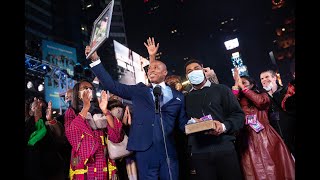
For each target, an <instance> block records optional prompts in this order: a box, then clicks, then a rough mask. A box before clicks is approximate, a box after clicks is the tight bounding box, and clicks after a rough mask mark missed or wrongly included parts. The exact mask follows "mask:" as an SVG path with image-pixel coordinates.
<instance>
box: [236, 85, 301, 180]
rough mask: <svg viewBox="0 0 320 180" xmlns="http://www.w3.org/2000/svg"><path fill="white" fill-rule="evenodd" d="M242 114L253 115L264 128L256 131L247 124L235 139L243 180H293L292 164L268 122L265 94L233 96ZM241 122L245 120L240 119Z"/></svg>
mask: <svg viewBox="0 0 320 180" xmlns="http://www.w3.org/2000/svg"><path fill="white" fill-rule="evenodd" d="M233 92H234V94H235V95H236V96H237V97H238V100H239V102H240V105H241V107H242V109H243V111H244V113H245V115H252V114H256V115H257V119H258V121H259V122H260V123H261V124H262V125H263V126H264V129H263V130H261V131H260V132H258V133H257V132H256V131H254V130H253V129H252V128H251V127H250V126H249V125H245V126H244V129H242V130H241V132H240V134H239V136H238V138H239V139H238V140H239V146H240V157H241V165H242V168H243V175H244V178H245V179H247V180H258V179H261V180H262V179H263V180H278V179H295V163H294V159H293V158H292V156H291V154H290V152H289V150H288V148H287V146H286V145H285V143H284V141H283V140H282V138H281V137H280V136H279V134H278V133H277V132H276V131H275V129H273V128H272V126H271V125H270V124H269V120H268V108H269V105H270V99H269V97H268V95H267V94H266V93H261V94H259V93H257V92H254V91H252V90H247V91H245V92H243V91H242V92H240V94H239V93H237V92H236V91H233ZM244 121H245V120H244Z"/></svg>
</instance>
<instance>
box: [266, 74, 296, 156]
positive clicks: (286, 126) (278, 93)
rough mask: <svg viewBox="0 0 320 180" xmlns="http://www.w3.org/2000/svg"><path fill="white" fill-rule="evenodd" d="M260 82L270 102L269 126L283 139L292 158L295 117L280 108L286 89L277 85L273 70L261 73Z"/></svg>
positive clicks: (293, 152) (293, 153) (293, 114)
mask: <svg viewBox="0 0 320 180" xmlns="http://www.w3.org/2000/svg"><path fill="white" fill-rule="evenodd" d="M260 81H261V84H262V86H263V89H264V90H265V91H266V92H267V93H268V95H269V97H270V100H271V104H270V107H269V110H268V116H269V121H270V124H271V126H272V127H273V128H274V129H275V130H276V131H277V132H278V134H279V135H280V136H281V137H282V138H283V140H284V142H285V143H286V145H287V146H288V148H289V149H290V151H291V153H292V155H293V156H294V155H295V148H294V147H295V123H296V116H295V113H294V112H289V111H285V110H284V109H283V108H282V107H281V103H282V100H283V99H284V97H285V95H286V92H287V89H288V87H287V86H280V85H279V84H278V83H277V74H276V72H275V71H273V70H266V71H263V72H261V73H260Z"/></svg>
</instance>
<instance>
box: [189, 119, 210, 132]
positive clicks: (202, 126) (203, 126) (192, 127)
mask: <svg viewBox="0 0 320 180" xmlns="http://www.w3.org/2000/svg"><path fill="white" fill-rule="evenodd" d="M215 128H216V126H215V124H214V123H213V120H207V121H201V122H197V123H193V124H187V125H186V126H185V131H186V134H191V133H195V132H200V131H205V130H209V129H215Z"/></svg>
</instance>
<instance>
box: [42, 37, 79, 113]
mask: <svg viewBox="0 0 320 180" xmlns="http://www.w3.org/2000/svg"><path fill="white" fill-rule="evenodd" d="M42 57H43V61H46V63H48V64H49V67H50V69H49V70H48V73H47V74H46V76H45V78H44V86H45V88H44V91H45V100H46V101H47V102H49V101H51V102H52V108H54V109H60V110H61V109H66V108H67V106H66V104H65V103H64V101H63V99H62V98H61V97H60V95H61V94H64V93H65V92H66V90H67V89H71V88H73V86H74V84H75V83H76V81H74V80H73V79H71V76H73V75H74V65H75V64H76V63H77V55H76V49H75V48H72V47H69V46H65V45H62V44H59V43H55V42H52V41H47V40H43V41H42Z"/></svg>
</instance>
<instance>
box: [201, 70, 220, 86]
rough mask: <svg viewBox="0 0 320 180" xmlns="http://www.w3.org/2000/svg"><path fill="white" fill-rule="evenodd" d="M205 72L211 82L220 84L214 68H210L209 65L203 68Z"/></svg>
mask: <svg viewBox="0 0 320 180" xmlns="http://www.w3.org/2000/svg"><path fill="white" fill-rule="evenodd" d="M203 70H204V74H205V76H206V78H207V79H208V80H209V81H210V82H211V83H215V84H219V80H218V77H217V75H216V73H215V72H214V70H213V69H210V68H209V67H206V68H203Z"/></svg>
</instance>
